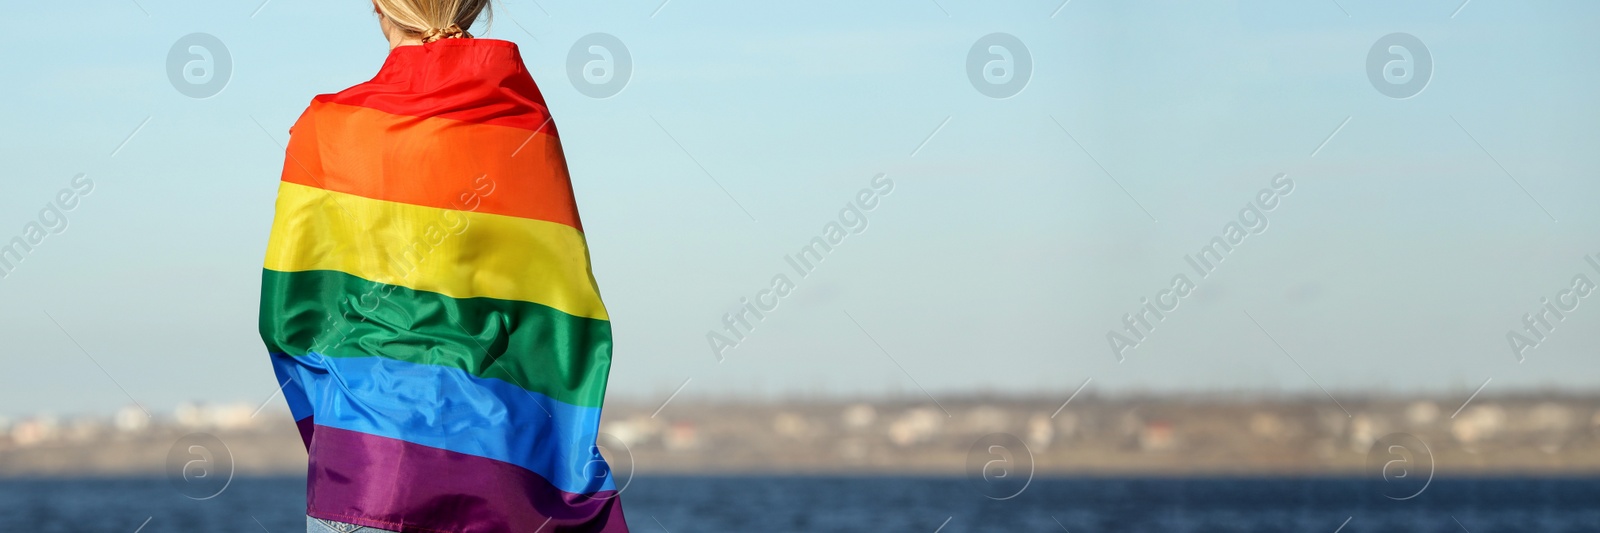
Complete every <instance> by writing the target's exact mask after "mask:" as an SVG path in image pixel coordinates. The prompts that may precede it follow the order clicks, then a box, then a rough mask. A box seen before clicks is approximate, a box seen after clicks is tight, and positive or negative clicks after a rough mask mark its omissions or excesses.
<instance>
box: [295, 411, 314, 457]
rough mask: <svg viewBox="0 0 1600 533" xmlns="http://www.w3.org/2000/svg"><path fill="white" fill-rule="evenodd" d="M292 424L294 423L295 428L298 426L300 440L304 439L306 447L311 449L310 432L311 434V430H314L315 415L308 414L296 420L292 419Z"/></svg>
mask: <svg viewBox="0 0 1600 533" xmlns="http://www.w3.org/2000/svg"><path fill="white" fill-rule="evenodd" d="M294 425H295V427H296V428H298V429H299V430H300V440H302V441H305V443H306V449H307V450H310V449H311V434H312V432H313V431H315V430H316V427H317V421H316V417H315V416H308V417H305V418H302V419H299V420H296V421H294Z"/></svg>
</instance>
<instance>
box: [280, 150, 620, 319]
mask: <svg viewBox="0 0 1600 533" xmlns="http://www.w3.org/2000/svg"><path fill="white" fill-rule="evenodd" d="M588 258H589V251H588V245H587V244H586V243H585V241H584V237H583V233H582V232H580V231H578V230H577V229H575V228H573V227H571V226H567V225H564V224H558V223H555V222H546V221H542V220H532V219H526V218H517V217H508V216H501V215H492V214H487V213H475V212H469V211H456V210H451V209H438V208H433V207H422V206H416V205H410V204H402V203H396V202H387V201H383V200H373V199H370V198H364V197H360V196H355V195H351V194H344V193H338V192H332V191H326V190H322V189H318V188H315V187H307V186H305V185H299V184H295V183H289V182H284V183H282V184H281V185H279V189H278V208H277V216H276V218H275V219H274V220H273V222H272V238H271V240H270V242H269V244H268V245H267V261H266V268H268V269H270V270H276V271H279V272H302V271H308V270H333V271H339V272H344V273H346V274H350V275H353V276H356V277H359V278H362V279H365V280H368V281H374V282H378V283H386V284H390V285H398V286H401V287H406V288H410V289H415V290H419V291H429V292H436V293H440V294H444V295H446V296H450V297H452V298H478V297H486V298H497V299H501V300H516V301H524V302H532V303H536V304H541V305H545V306H549V307H551V308H554V309H556V310H559V311H561V312H564V313H567V314H569V315H573V316H579V317H586V318H596V319H600V320H608V319H609V318H608V316H607V315H606V310H605V305H604V304H602V303H601V302H600V293H599V290H598V289H597V288H596V285H595V282H594V276H593V275H592V274H591V272H590V270H589V262H588ZM381 297H382V295H377V296H375V298H381ZM363 303H364V304H366V305H372V304H373V302H372V301H367V302H363Z"/></svg>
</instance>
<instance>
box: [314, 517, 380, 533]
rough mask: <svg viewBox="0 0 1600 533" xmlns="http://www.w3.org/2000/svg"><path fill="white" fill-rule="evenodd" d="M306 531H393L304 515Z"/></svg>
mask: <svg viewBox="0 0 1600 533" xmlns="http://www.w3.org/2000/svg"><path fill="white" fill-rule="evenodd" d="M306 533H394V532H393V531H389V530H387V529H378V528H373V527H365V526H358V525H355V524H346V523H343V522H329V521H327V520H323V519H321V518H312V517H309V516H308V517H306Z"/></svg>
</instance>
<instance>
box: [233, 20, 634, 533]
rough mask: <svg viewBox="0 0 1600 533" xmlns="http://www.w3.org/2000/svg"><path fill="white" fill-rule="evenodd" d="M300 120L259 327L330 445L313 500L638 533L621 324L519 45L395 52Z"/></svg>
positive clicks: (294, 396) (291, 389)
mask: <svg viewBox="0 0 1600 533" xmlns="http://www.w3.org/2000/svg"><path fill="white" fill-rule="evenodd" d="M290 131H291V139H290V142H289V146H288V154H287V157H286V158H285V161H284V169H283V181H282V184H281V185H280V187H279V190H278V202H277V213H276V217H275V219H274V221H273V224H272V237H271V241H270V243H269V244H268V247H267V256H266V268H265V272H264V273H263V275H262V283H261V336H262V339H263V340H265V341H266V344H267V348H268V350H269V351H270V353H271V355H272V357H271V359H272V363H273V368H274V369H275V371H276V373H277V376H278V382H279V383H280V384H281V385H282V387H283V394H284V396H285V397H286V398H287V399H288V402H289V407H290V409H291V411H293V413H294V415H295V418H296V419H297V420H298V421H299V422H298V424H299V427H300V432H301V436H302V438H304V439H305V443H306V449H307V451H308V453H309V455H310V467H309V479H308V482H307V483H308V487H307V509H308V511H307V514H309V515H311V516H313V517H316V518H321V519H325V520H333V521H339V522H346V523H351V524H357V525H362V526H368V527H375V528H381V529H388V530H396V531H402V532H412V531H416V532H437V533H467V532H472V533H477V532H510V531H516V532H534V531H538V532H541V533H548V532H556V531H607V532H611V531H626V530H627V525H626V524H625V523H624V520H623V516H622V506H621V504H620V503H619V502H618V500H617V499H616V492H617V489H616V486H615V482H614V481H613V480H612V478H611V475H610V470H609V468H608V467H607V465H606V463H605V459H604V458H602V457H601V455H600V453H599V450H598V449H597V448H596V445H595V442H596V436H597V434H598V431H599V423H600V406H601V401H602V399H603V398H604V397H605V390H606V376H607V373H608V372H609V370H610V366H611V323H610V321H609V319H608V317H607V315H606V309H605V306H604V305H603V304H602V303H601V301H600V293H599V291H598V289H597V287H596V284H595V280H594V276H593V275H592V273H591V271H590V267H589V252H588V246H587V244H586V243H585V240H584V233H583V226H582V225H581V224H580V223H579V221H578V210H577V205H576V202H575V200H574V198H573V194H572V185H571V182H570V180H569V178H568V174H567V166H566V161H565V157H564V155H563V154H562V151H561V144H560V141H559V138H558V136H557V134H556V129H555V126H554V124H552V123H551V121H550V115H549V113H548V111H547V110H546V108H545V103H544V97H543V96H542V95H541V94H540V93H539V89H538V87H537V86H536V85H535V84H534V82H533V78H532V77H530V76H529V75H528V72H527V70H526V68H525V67H524V66H523V63H522V57H521V55H520V54H519V52H518V50H517V47H516V45H514V44H512V43H509V42H505V41H495V40H487V39H447V40H441V41H437V42H434V43H430V44H427V45H423V46H404V47H400V48H397V49H395V50H394V51H393V52H391V53H390V55H389V58H388V60H387V61H386V62H385V63H384V65H383V68H382V69H381V70H380V71H379V72H378V75H377V76H376V77H375V78H373V79H372V81H369V82H366V83H363V84H360V85H357V86H355V87H352V88H350V89H347V90H345V91H342V92H339V93H337V94H331V95H321V96H318V97H316V98H315V99H314V100H313V101H312V103H311V107H310V109H307V110H306V112H305V114H303V115H302V116H301V117H300V119H299V121H298V122H296V123H295V125H294V127H293V129H291V130H290Z"/></svg>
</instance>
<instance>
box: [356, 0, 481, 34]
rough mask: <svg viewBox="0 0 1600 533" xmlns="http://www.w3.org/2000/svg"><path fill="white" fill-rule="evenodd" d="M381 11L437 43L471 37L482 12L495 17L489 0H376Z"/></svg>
mask: <svg viewBox="0 0 1600 533" xmlns="http://www.w3.org/2000/svg"><path fill="white" fill-rule="evenodd" d="M374 2H375V3H377V5H378V12H379V14H381V15H383V16H384V17H387V18H388V19H389V22H390V23H392V24H394V25H395V27H398V28H400V29H401V30H404V31H405V32H406V33H409V34H413V35H417V36H420V37H422V40H423V42H433V41H436V40H439V39H449V38H452V37H471V36H472V34H469V33H467V30H468V29H471V28H472V23H473V22H475V21H477V20H478V15H480V14H487V15H490V16H491V17H492V16H493V14H492V13H491V11H492V10H491V9H490V8H489V0H374Z"/></svg>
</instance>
